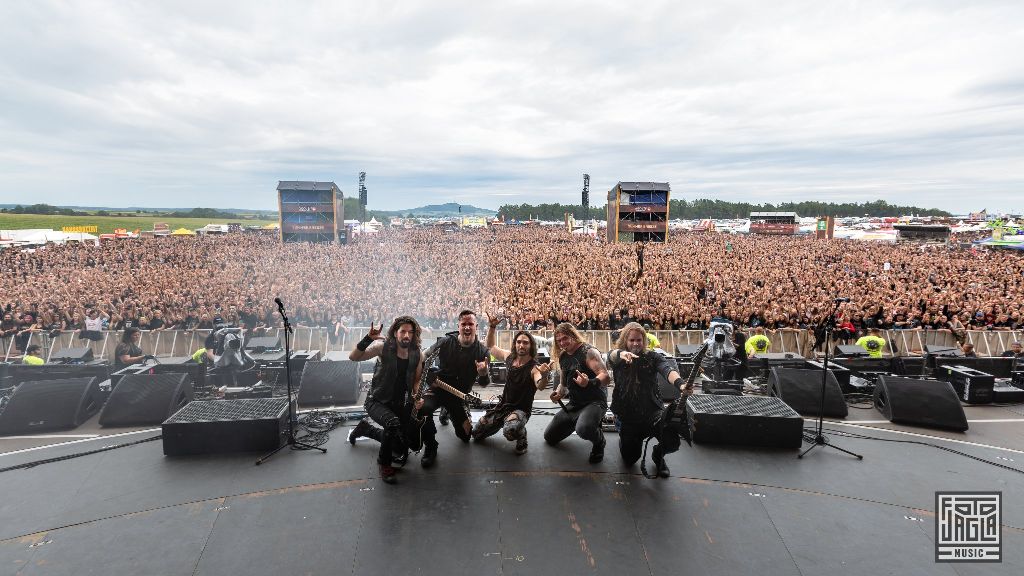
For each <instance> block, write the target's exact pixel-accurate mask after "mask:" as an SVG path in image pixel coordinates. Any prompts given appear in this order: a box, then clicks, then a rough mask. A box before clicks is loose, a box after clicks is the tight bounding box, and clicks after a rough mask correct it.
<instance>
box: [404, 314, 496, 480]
mask: <svg viewBox="0 0 1024 576" xmlns="http://www.w3.org/2000/svg"><path fill="white" fill-rule="evenodd" d="M435 353H436V355H437V366H426V367H425V369H427V370H430V369H431V368H436V370H437V379H438V380H440V381H442V382H444V383H446V384H448V385H450V386H451V387H452V388H454V389H455V390H456V391H458V392H461V393H467V392H472V390H473V384H474V383H475V382H476V381H477V379H478V378H481V377H484V376H486V375H487V349H486V348H485V347H484V345H483V343H482V342H480V340H478V339H477V322H476V313H475V312H473V311H471V310H463V311H462V312H460V313H459V330H458V331H457V332H449V333H447V334H445V336H444V337H443V338H440V339H438V341H437V342H435V343H434V344H433V345H432V346H431V347H430V348H429V349H428V350H427V351H426V353H425V355H426V357H427V358H430V357H431V356H433V355H434V354H435ZM423 399H424V404H423V406H422V407H421V408H420V409H419V416H418V417H419V418H421V419H426V420H428V422H427V423H426V424H425V425H424V426H423V457H422V458H421V459H420V464H421V465H422V466H423V467H424V468H429V467H431V466H433V465H434V461H435V460H436V459H437V440H436V434H437V428H436V427H435V426H434V418H433V414H434V411H435V410H437V409H438V408H440V407H442V406H444V407H445V408H447V409H448V417H449V418H451V422H452V428H453V429H454V430H455V435H456V436H457V437H458V438H459V439H460V440H462V441H463V442H469V438H470V433H471V431H472V425H471V424H470V421H469V414H468V413H467V412H466V404H465V402H464V401H463V400H462V399H460V398H457V397H455V396H454V395H453V394H451V393H450V392H448V391H446V390H443V389H438V388H434V387H431V388H430V389H429V390H425V391H424V394H423Z"/></svg>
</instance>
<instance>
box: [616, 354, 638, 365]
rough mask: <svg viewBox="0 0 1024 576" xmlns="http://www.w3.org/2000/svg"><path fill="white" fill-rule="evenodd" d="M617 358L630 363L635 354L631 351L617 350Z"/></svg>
mask: <svg viewBox="0 0 1024 576" xmlns="http://www.w3.org/2000/svg"><path fill="white" fill-rule="evenodd" d="M619 360H622V361H623V362H625V363H626V364H632V363H633V360H636V354H633V353H632V352H619Z"/></svg>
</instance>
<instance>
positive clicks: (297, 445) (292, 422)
mask: <svg viewBox="0 0 1024 576" xmlns="http://www.w3.org/2000/svg"><path fill="white" fill-rule="evenodd" d="M274 302H277V312H278V314H280V315H281V320H283V321H284V376H285V381H286V382H287V383H288V439H287V441H285V443H284V444H281V445H280V446H278V447H277V448H274V449H273V450H271V451H270V452H269V453H268V454H266V455H264V456H263V457H262V458H260V459H259V460H257V461H256V465H257V466H259V465H260V464H263V462H265V461H266V460H267V459H269V458H270V457H271V456H273V455H274V454H277V453H278V452H280V451H281V449H282V448H284V447H285V446H290V447H291V449H292V450H319V451H320V452H321V453H323V454H326V453H327V449H326V448H321V447H319V446H313V445H312V444H305V443H303V442H299V441H298V440H296V439H295V428H296V427H297V426H298V419H297V418H296V417H295V406H294V405H293V404H292V403H293V402H294V399H293V398H292V371H291V356H292V351H291V346H290V339H289V335H290V334H291V332H292V325H291V324H290V323H289V322H288V317H287V316H285V315H284V303H283V302H281V299H280V298H274Z"/></svg>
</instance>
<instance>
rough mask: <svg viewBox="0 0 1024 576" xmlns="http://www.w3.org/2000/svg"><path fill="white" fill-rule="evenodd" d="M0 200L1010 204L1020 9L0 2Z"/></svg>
mask: <svg viewBox="0 0 1024 576" xmlns="http://www.w3.org/2000/svg"><path fill="white" fill-rule="evenodd" d="M0 17H2V18H3V21H5V22H16V23H18V24H17V25H16V26H10V27H9V28H8V30H7V31H6V34H5V35H4V36H3V37H0V53H2V54H4V56H3V57H2V58H0V82H3V85H4V86H5V89H4V90H3V91H0V138H2V142H3V145H0V171H2V173H3V174H4V178H3V179H0V202H28V201H46V202H50V203H56V204H82V203H88V204H107V205H127V204H139V205H153V206H166V205H180V206H198V205H202V206H218V207H229V206H232V207H246V206H247V207H253V208H273V207H274V206H275V205H276V201H275V199H274V186H275V185H276V182H277V180H290V179H330V180H335V181H336V182H338V184H339V185H340V186H341V187H342V188H343V190H345V191H346V192H347V193H354V192H355V189H356V175H357V173H358V172H359V171H360V170H365V171H366V172H368V174H369V178H368V183H367V184H368V188H369V190H370V207H371V208H373V207H380V208H384V207H399V208H404V207H414V206H417V205H420V204H424V203H427V202H433V201H439V202H440V201H449V200H452V199H457V200H458V201H460V202H465V203H472V204H476V205H479V206H486V207H492V208H494V207H497V206H498V205H500V204H502V203H521V202H541V201H544V202H551V201H561V202H567V203H573V202H578V200H579V191H580V188H581V175H582V173H583V172H588V173H590V174H591V176H592V189H593V190H595V191H597V192H602V191H604V190H607V189H608V188H609V187H611V186H612V185H614V183H615V182H616V181H618V180H631V179H642V180H668V181H670V182H671V183H672V185H673V190H674V194H675V196H676V197H684V198H688V199H693V198H696V197H716V198H721V199H725V200H740V199H746V200H756V201H775V202H778V201H788V200H805V199H827V200H842V201H846V200H854V201H864V200H874V199H878V198H883V199H885V200H887V201H890V202H898V203H912V204H917V205H920V206H930V207H931V206H934V207H940V208H945V209H948V210H951V211H954V212H966V211H968V210H972V209H977V208H980V207H983V206H987V207H988V208H989V209H990V210H995V209H1003V210H1012V211H1017V212H1024V201H1022V200H1020V198H1021V197H1024V194H1022V193H1021V189H1022V184H1024V161H1022V160H1024V136H1021V135H1022V134H1024V100H1022V98H1021V94H1022V92H1021V86H1024V67H1022V66H1021V64H1020V63H1019V58H1018V56H1017V55H1018V54H1020V53H1024V45H1022V44H1024V38H1022V37H1021V35H1020V34H1019V33H1018V31H1017V26H1018V24H1017V23H1019V22H1021V21H1022V20H1024V5H1020V3H1018V2H1007V1H995V0H993V1H979V2H972V3H970V4H964V3H960V2H951V1H950V2H935V1H923V0H922V1H918V2H915V1H881V0H875V1H869V2H860V3H833V2H826V3H823V2H815V1H811V0H804V1H786V2H777V3H761V2H753V1H729V2H724V3H716V4H715V5H713V6H712V5H699V4H698V5H689V4H680V3H678V2H646V3H642V5H639V6H634V5H632V4H628V3H625V2H611V1H608V2H597V3H594V2H585V3H584V2H566V3H556V4H555V5H553V6H552V5H550V3H546V4H545V3H540V2H521V3H516V4H515V5H513V6H504V5H503V6H500V7H495V6H487V5H481V4H473V3H463V2H451V1H449V2H444V1H438V2H400V3H399V2H394V3H364V4H352V3H337V2H305V3H294V2H278V3H258V4H253V3H241V2H237V3H235V2H218V3H213V4H210V3H206V2H176V3H160V2H140V3H130V4H125V3H117V2H74V3H70V2H42V1H39V2H5V3H2V4H0Z"/></svg>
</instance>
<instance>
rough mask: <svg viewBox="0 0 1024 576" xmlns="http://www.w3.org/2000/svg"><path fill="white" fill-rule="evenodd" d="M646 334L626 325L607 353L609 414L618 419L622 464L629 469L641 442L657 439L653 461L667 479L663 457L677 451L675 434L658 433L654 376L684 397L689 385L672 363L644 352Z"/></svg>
mask: <svg viewBox="0 0 1024 576" xmlns="http://www.w3.org/2000/svg"><path fill="white" fill-rule="evenodd" d="M646 344H647V331H646V330H644V328H643V327H642V326H641V325H640V324H637V323H636V322H630V323H629V324H626V326H625V327H624V328H623V329H622V332H621V333H619V339H618V341H616V342H615V348H614V349H612V350H611V352H609V353H608V365H609V366H611V368H612V374H613V375H614V376H615V388H614V389H613V391H612V412H614V413H615V415H616V416H618V418H619V422H620V423H621V426H620V428H619V454H620V455H621V456H622V463H623V464H625V465H626V467H630V466H632V465H633V464H635V463H636V461H637V460H639V459H640V455H641V451H642V448H643V442H644V440H645V439H647V438H657V440H658V445H657V446H655V447H654V453H653V459H654V464H655V465H656V466H657V469H658V476H661V477H662V478H668V476H669V469H668V465H667V464H666V463H665V455H666V454H670V453H672V452H675V451H676V450H678V449H679V434H677V433H675V432H670V431H666V433H664V434H661V433H660V428H661V427H660V426H659V424H660V418H661V416H662V413H663V411H664V405H663V404H662V402H661V397H660V395H659V394H658V374H661V375H662V376H664V377H665V379H666V380H668V381H669V382H670V383H671V384H672V385H673V386H678V387H679V389H680V391H681V392H682V394H683V395H684V396H689V395H690V394H692V393H693V387H692V385H690V386H687V385H686V379H685V378H683V377H682V376H680V374H679V371H678V370H677V369H676V366H675V363H674V362H670V361H669V359H668V358H666V357H665V356H663V355H662V354H660V353H658V352H656V351H654V350H647V348H646Z"/></svg>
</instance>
